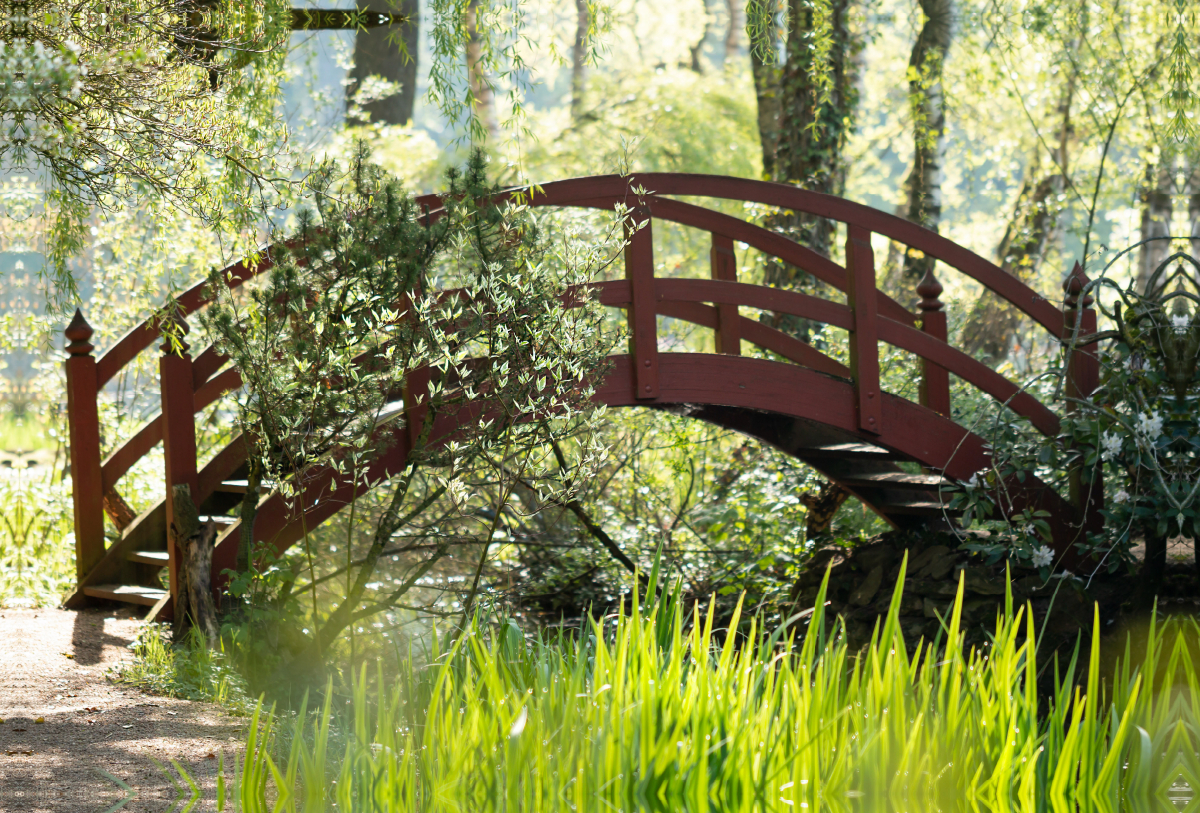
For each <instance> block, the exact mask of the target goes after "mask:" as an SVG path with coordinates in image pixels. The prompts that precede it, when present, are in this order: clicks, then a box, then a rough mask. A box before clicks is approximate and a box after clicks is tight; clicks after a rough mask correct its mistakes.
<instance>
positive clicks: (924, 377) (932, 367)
mask: <svg viewBox="0 0 1200 813" xmlns="http://www.w3.org/2000/svg"><path fill="white" fill-rule="evenodd" d="M935 264H936V263H930V265H929V267H928V268H927V269H925V276H924V277H922V278H921V282H920V284H919V285H917V294H919V295H920V297H921V304H920V305H919V307H920V309H921V330H922V331H924V332H925V335H927V336H929V337H930V338H933V339H937V340H938V341H939V342H942V343H943V344H945V342H946V335H947V332H946V312H945V311H943V310H942V307H943V305H942V300H941V299H939V297H940V296H941V295H942V285H941V283H939V282H938V281H937V277H935V276H934V275H933V266H934V265H935ZM921 406H925V407H929V408H930V409H932V410H933V411H934V412H937V413H939V414H942V415H945V416H946V417H950V373H949V372H947V371H946V369H945V368H944V367H939V366H938V365H936V364H934V363H933V362H932V361H930V360H929V359H921Z"/></svg>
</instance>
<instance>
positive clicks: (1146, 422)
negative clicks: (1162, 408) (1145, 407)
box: [1137, 412, 1163, 440]
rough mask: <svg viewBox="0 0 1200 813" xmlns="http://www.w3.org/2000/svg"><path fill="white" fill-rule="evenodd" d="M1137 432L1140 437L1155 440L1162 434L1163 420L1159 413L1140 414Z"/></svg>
mask: <svg viewBox="0 0 1200 813" xmlns="http://www.w3.org/2000/svg"><path fill="white" fill-rule="evenodd" d="M1137 431H1138V434H1139V435H1142V436H1143V437H1146V438H1149V439H1150V440H1153V439H1155V438H1157V437H1158V436H1159V435H1161V434H1162V431H1163V419H1162V416H1161V415H1159V414H1158V413H1157V412H1151V413H1149V414H1147V413H1145V412H1140V413H1138V423H1137Z"/></svg>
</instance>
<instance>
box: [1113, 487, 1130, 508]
mask: <svg viewBox="0 0 1200 813" xmlns="http://www.w3.org/2000/svg"><path fill="white" fill-rule="evenodd" d="M1113 502H1115V503H1121V504H1122V505H1123V504H1125V503H1127V502H1129V492H1128V491H1126V490H1125V489H1121V490H1120V491H1118V492H1117V493H1116V494H1114V495H1113Z"/></svg>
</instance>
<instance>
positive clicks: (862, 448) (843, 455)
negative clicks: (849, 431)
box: [796, 443, 900, 460]
mask: <svg viewBox="0 0 1200 813" xmlns="http://www.w3.org/2000/svg"><path fill="white" fill-rule="evenodd" d="M796 456H797V457H799V458H802V459H803V458H809V459H812V460H898V459H900V455H897V454H896V453H895V452H889V451H888V450H887V449H885V448H883V447H882V446H872V445H871V444H870V443H834V444H831V445H829V446H810V447H808V448H805V449H797V450H796Z"/></svg>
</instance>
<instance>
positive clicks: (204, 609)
mask: <svg viewBox="0 0 1200 813" xmlns="http://www.w3.org/2000/svg"><path fill="white" fill-rule="evenodd" d="M172 499H173V501H174V505H175V521H174V522H172V523H171V537H172V540H173V541H174V543H175V550H176V552H177V554H178V557H179V562H180V572H179V577H178V579H177V582H176V583H177V584H178V592H177V594H176V596H175V611H174V615H175V626H174V638H175V641H176V643H179V642H182V641H183V640H185V638H186V637H187V635H188V634H189V633H190V632H191V630H192V629H193V628H195V629H197V630H199V631H200V634H201V635H202V636H203V638H204V641H205V643H207V644H208V646H210V647H212V646H215V645H216V643H217V636H218V629H219V628H218V625H217V611H216V606H215V604H214V603H213V596H212V555H213V546H214V544H215V543H216V541H217V524H216V523H215V522H213V521H212V520H209V521H208V522H205V523H201V522H200V516H199V512H198V511H197V509H196V504H195V503H194V502H193V501H192V493H191V489H190V488H189V487H188V486H187V485H186V484H184V485H177V486H175V487H174V489H173V498H172Z"/></svg>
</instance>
